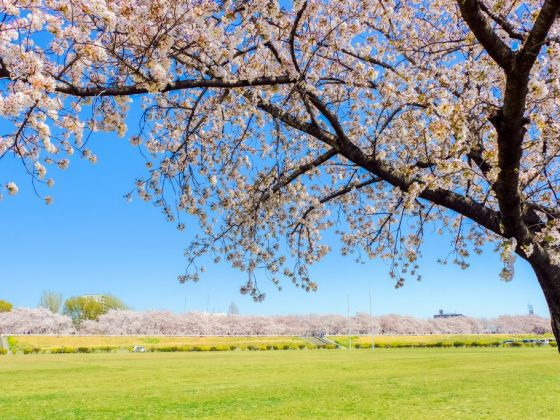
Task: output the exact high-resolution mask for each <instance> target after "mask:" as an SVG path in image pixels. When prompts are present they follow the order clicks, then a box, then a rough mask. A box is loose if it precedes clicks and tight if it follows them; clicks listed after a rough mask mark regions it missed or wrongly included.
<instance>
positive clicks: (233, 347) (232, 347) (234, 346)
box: [229, 344, 239, 351]
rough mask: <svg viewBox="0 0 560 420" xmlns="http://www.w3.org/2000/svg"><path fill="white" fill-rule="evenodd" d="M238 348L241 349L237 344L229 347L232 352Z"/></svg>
mask: <svg viewBox="0 0 560 420" xmlns="http://www.w3.org/2000/svg"><path fill="white" fill-rule="evenodd" d="M238 348H239V347H237V346H236V345H235V344H231V345H230V346H229V349H230V350H231V351H234V350H237V349H238Z"/></svg>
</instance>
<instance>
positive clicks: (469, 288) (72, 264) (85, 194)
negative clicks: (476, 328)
mask: <svg viewBox="0 0 560 420" xmlns="http://www.w3.org/2000/svg"><path fill="white" fill-rule="evenodd" d="M133 129H134V128H133V127H132V128H131V131H132V130H133ZM90 146H91V147H92V149H93V150H94V152H95V153H97V155H98V156H99V163H98V164H97V165H91V164H89V163H88V162H87V161H85V160H83V159H80V158H79V157H77V156H76V157H74V159H72V161H71V164H70V168H69V169H68V170H67V171H59V170H58V169H55V168H53V169H51V172H49V175H50V176H54V178H55V179H56V185H55V187H54V188H53V189H52V190H51V191H48V193H51V194H52V195H53V197H54V200H55V201H54V203H53V204H52V205H51V206H46V205H45V204H44V203H43V201H42V200H41V199H40V198H37V196H35V195H34V193H33V189H32V186H31V181H30V179H29V178H27V177H26V176H25V175H24V174H23V171H22V169H21V164H20V163H18V162H17V161H14V160H13V159H4V160H2V161H0V180H1V182H6V181H8V180H15V181H16V182H17V183H18V185H19V187H20V192H19V194H18V195H16V196H10V197H5V198H4V200H3V201H1V202H0V211H1V213H0V214H2V217H1V218H0V232H2V239H3V240H2V241H0V261H1V264H0V299H6V300H9V301H11V302H12V303H14V304H15V305H16V306H36V305H37V302H38V300H39V297H40V294H41V292H42V291H43V290H45V289H52V290H55V291H59V292H61V293H63V294H64V296H65V297H68V296H72V295H77V294H83V293H104V292H110V293H114V294H116V295H117V296H119V297H121V298H122V299H123V300H124V301H125V302H127V303H128V304H129V305H130V306H132V307H133V308H134V309H137V310H146V309H169V310H173V311H183V310H184V309H187V310H206V308H207V307H208V309H209V310H210V311H217V312H223V311H225V310H226V309H227V307H228V306H229V304H230V302H232V301H233V302H235V303H236V305H237V306H238V307H239V309H240V311H241V312H242V313H245V314H249V313H251V314H281V313H343V314H344V313H346V310H347V297H348V296H349V297H350V306H351V308H350V309H351V312H352V313H353V312H356V311H367V310H368V307H369V297H368V296H369V292H370V291H372V292H373V295H374V312H375V313H377V314H383V313H401V314H410V315H414V316H418V317H428V316H431V315H432V314H433V313H435V312H436V311H437V310H438V309H440V308H442V309H445V310H448V311H458V312H462V313H464V314H468V315H473V316H495V315H498V314H505V313H507V314H520V313H526V312H527V304H529V303H532V304H533V305H534V307H535V312H536V313H538V314H541V315H546V314H547V309H546V304H545V301H544V298H543V296H542V292H541V291H540V289H539V287H538V284H537V281H536V278H535V276H534V275H533V273H532V272H531V269H530V267H529V266H528V265H527V264H525V263H524V262H522V261H518V263H517V267H516V271H517V274H516V277H515V279H514V280H513V281H512V282H511V283H504V282H502V281H500V280H499V279H498V273H499V271H500V268H501V264H500V261H499V258H498V256H497V255H496V254H495V253H493V252H491V251H490V252H487V253H485V254H483V255H482V256H480V257H476V258H473V259H472V260H471V262H472V264H471V268H470V269H468V270H461V269H459V268H458V267H456V266H455V265H452V264H449V265H447V266H442V265H440V264H437V263H436V262H435V261H436V259H437V258H438V257H445V255H446V254H447V252H448V251H449V250H448V247H447V243H446V242H445V240H443V241H444V242H442V238H441V237H429V238H428V241H427V242H426V244H425V248H424V254H425V258H424V260H423V262H422V274H423V280H422V281H421V282H416V281H414V280H410V281H408V282H407V283H406V284H405V286H404V287H403V288H401V289H399V290H395V289H394V287H393V286H394V284H393V281H391V280H390V279H389V277H388V275H387V268H386V266H385V265H384V263H383V262H381V261H371V262H369V263H367V264H365V265H357V264H355V263H353V261H352V259H351V258H350V257H341V256H339V254H338V253H333V254H331V255H330V256H329V257H328V258H326V259H325V260H324V261H323V262H322V263H320V264H318V265H316V266H314V267H313V268H312V270H311V273H312V276H313V279H314V280H316V281H317V282H318V283H319V291H318V292H316V293H306V292H304V291H302V290H300V289H296V288H295V287H293V286H292V285H291V284H290V283H287V284H284V285H283V286H284V287H283V290H282V291H281V292H278V291H276V289H275V288H273V287H271V285H269V284H267V283H266V281H263V282H262V283H261V286H262V288H263V289H264V290H265V291H266V292H267V299H266V300H265V301H264V302H263V303H260V304H258V303H253V302H252V300H251V299H250V297H248V296H242V295H240V294H239V286H240V285H241V284H242V282H243V279H244V276H245V275H244V274H242V273H239V272H237V271H236V270H233V269H231V268H230V267H229V266H228V265H227V264H225V263H221V264H220V265H214V264H208V271H207V272H206V273H205V274H204V275H203V277H202V280H201V281H200V282H199V283H196V284H195V283H189V284H186V285H181V284H179V282H178V281H177V279H176V276H177V274H180V273H181V272H182V271H183V270H184V267H185V259H184V257H183V254H182V253H183V250H184V248H185V245H186V244H187V243H188V241H189V238H190V237H191V235H192V234H193V232H192V231H190V230H189V226H188V227H187V230H186V231H185V232H179V231H177V230H176V229H175V225H174V224H172V223H168V222H166V221H165V220H164V217H163V215H162V214H161V212H160V210H159V209H158V208H155V207H154V206H153V205H152V204H150V203H144V202H142V201H139V200H134V201H133V202H132V203H128V202H126V200H124V199H123V195H124V194H125V193H126V192H128V191H129V190H131V189H132V187H133V183H134V179H135V178H136V177H138V176H141V175H143V174H144V168H143V158H142V157H141V156H140V155H139V153H138V151H137V149H136V148H135V147H133V146H131V145H130V144H129V143H128V141H127V140H126V139H123V138H117V137H116V136H114V135H112V134H104V133H96V134H94V135H93V137H92V139H91V143H90ZM333 246H334V247H336V244H333Z"/></svg>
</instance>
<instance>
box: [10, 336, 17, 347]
mask: <svg viewBox="0 0 560 420" xmlns="http://www.w3.org/2000/svg"><path fill="white" fill-rule="evenodd" d="M16 346H17V340H16V339H15V337H8V347H11V348H13V347H16Z"/></svg>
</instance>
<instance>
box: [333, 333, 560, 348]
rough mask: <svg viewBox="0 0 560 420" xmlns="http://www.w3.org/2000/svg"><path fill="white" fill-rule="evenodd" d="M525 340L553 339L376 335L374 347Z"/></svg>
mask: <svg viewBox="0 0 560 420" xmlns="http://www.w3.org/2000/svg"><path fill="white" fill-rule="evenodd" d="M328 338H329V339H330V340H332V341H335V342H337V343H339V344H341V345H343V346H345V347H347V346H348V342H349V339H348V337H346V336H332V337H328ZM526 338H536V339H543V338H547V339H554V336H553V335H552V334H545V335H532V334H473V335H465V334H463V335H459V334H457V335H455V334H431V335H392V336H391V335H378V336H375V345H376V346H380V347H383V346H384V345H385V344H388V345H392V346H394V345H396V344H402V345H406V344H413V345H417V344H435V343H443V344H450V345H453V343H456V342H462V343H473V342H477V343H481V344H491V343H501V342H502V341H504V340H516V341H518V340H523V339H526ZM358 343H359V344H362V345H363V344H367V345H371V336H364V335H362V336H353V337H352V345H355V344H358Z"/></svg>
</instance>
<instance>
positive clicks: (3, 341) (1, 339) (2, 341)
mask: <svg viewBox="0 0 560 420" xmlns="http://www.w3.org/2000/svg"><path fill="white" fill-rule="evenodd" d="M0 347H2V348H3V349H6V350H8V354H10V345H9V344H8V337H6V336H5V335H0Z"/></svg>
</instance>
